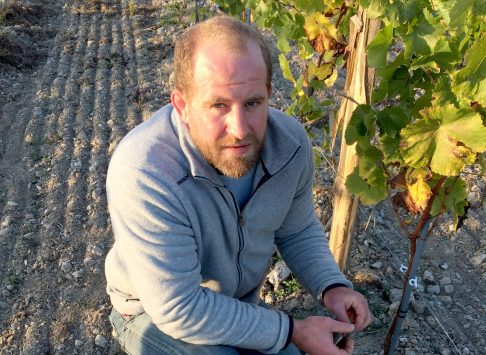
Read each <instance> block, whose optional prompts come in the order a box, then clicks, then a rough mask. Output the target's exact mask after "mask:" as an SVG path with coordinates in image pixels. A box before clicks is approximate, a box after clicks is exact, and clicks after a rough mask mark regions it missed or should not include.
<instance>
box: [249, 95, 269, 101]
mask: <svg viewBox="0 0 486 355" xmlns="http://www.w3.org/2000/svg"><path fill="white" fill-rule="evenodd" d="M262 100H265V95H255V96H251V97H250V98H249V99H248V100H247V101H262Z"/></svg>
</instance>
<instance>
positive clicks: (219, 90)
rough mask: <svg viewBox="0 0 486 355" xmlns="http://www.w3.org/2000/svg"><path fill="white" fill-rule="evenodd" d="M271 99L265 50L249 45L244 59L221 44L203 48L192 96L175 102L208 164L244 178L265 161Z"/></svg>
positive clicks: (179, 95)
mask: <svg viewBox="0 0 486 355" xmlns="http://www.w3.org/2000/svg"><path fill="white" fill-rule="evenodd" d="M269 96H270V88H267V86H266V67H265V62H264V61H263V57H262V55H261V51H260V48H259V47H258V46H257V45H256V44H254V43H249V44H248V50H247V53H245V54H241V55H237V54H232V53H228V52H225V51H221V49H220V48H218V46H217V45H215V44H204V45H201V46H200V48H199V49H198V51H197V54H196V58H195V66H194V81H193V83H192V90H191V93H190V95H187V94H186V95H183V94H182V93H180V92H179V91H178V90H174V92H173V93H172V97H171V98H172V103H173V104H174V107H175V108H176V111H177V112H178V114H179V116H180V118H181V119H182V121H183V122H184V123H186V124H187V127H188V129H189V132H190V134H191V138H192V141H193V142H194V144H195V146H196V147H197V149H198V150H199V151H200V152H201V154H202V155H203V156H204V157H205V158H206V160H207V161H208V162H209V163H210V164H211V165H212V166H213V167H215V168H216V169H217V170H219V171H220V172H221V173H222V174H224V175H226V176H230V177H233V178H238V177H241V176H243V175H245V174H246V173H247V172H248V171H249V170H251V168H252V167H253V166H254V165H255V164H256V162H257V161H258V159H259V157H260V152H261V149H262V147H263V140H264V136H265V129H266V126H267V113H268V99H269Z"/></svg>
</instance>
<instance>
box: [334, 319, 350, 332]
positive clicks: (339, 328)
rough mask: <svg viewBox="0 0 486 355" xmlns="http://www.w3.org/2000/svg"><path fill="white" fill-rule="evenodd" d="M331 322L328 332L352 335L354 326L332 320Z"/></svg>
mask: <svg viewBox="0 0 486 355" xmlns="http://www.w3.org/2000/svg"><path fill="white" fill-rule="evenodd" d="M331 321H332V324H331V327H330V330H331V331H332V332H333V333H345V334H348V333H352V332H353V331H354V329H355V327H354V324H351V323H347V322H341V321H338V320H333V319H331Z"/></svg>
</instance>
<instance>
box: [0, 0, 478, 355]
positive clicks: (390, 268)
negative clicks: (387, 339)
mask: <svg viewBox="0 0 486 355" xmlns="http://www.w3.org/2000/svg"><path fill="white" fill-rule="evenodd" d="M12 3H14V4H16V6H17V5H18V6H17V7H11V8H10V9H11V10H10V11H9V12H5V13H4V14H3V16H0V46H1V48H0V353H1V354H54V353H59V354H76V353H77V354H108V353H109V354H114V353H117V352H118V351H119V348H118V346H117V345H116V342H115V341H114V340H113V339H112V337H111V326H110V324H109V321H108V314H109V312H110V307H111V306H110V304H109V300H108V298H107V296H106V294H105V279H104V274H103V262H104V257H105V255H106V252H107V251H108V250H109V248H110V246H111V244H112V242H113V236H112V231H111V227H110V220H109V215H108V213H107V204H106V194H105V177H106V170H107V166H108V163H109V158H110V156H111V153H112V152H113V150H114V148H115V147H116V144H117V143H118V142H119V141H120V139H121V138H122V137H123V136H124V135H125V134H126V133H127V132H128V131H129V130H130V129H132V128H133V127H135V126H136V125H137V124H139V123H141V122H142V121H143V120H145V119H147V118H148V117H150V115H151V114H152V113H153V112H155V111H156V110H157V109H158V108H159V107H161V106H162V105H164V104H165V103H167V102H168V100H169V94H170V73H171V60H172V43H173V40H174V38H175V37H176V36H177V34H178V33H180V31H181V30H182V29H183V28H184V27H186V26H187V25H188V23H189V22H190V20H189V17H188V16H186V14H185V13H181V12H180V11H182V10H184V11H186V10H187V9H186V7H185V5H184V3H183V1H182V0H181V1H155V0H154V1H153V2H151V1H150V0H140V1H131V0H119V1H118V0H85V1H81V0H74V1H70V2H61V1H57V0H44V1H40V0H31V1H21V0H19V1H16V2H12V1H10V4H12ZM5 4H7V2H3V3H2V2H1V1H0V6H4V5H5ZM181 9H182V10H181ZM179 10H180V11H179ZM178 11H179V12H178ZM0 15H2V13H1V12H0ZM282 83H283V82H282V80H281V79H277V81H276V88H275V96H274V103H275V104H282V103H283V102H285V100H286V97H288V95H287V94H288V86H287V87H286V86H285V84H282ZM286 95H287V96H286ZM332 179H333V177H332V171H331V169H327V168H326V167H324V168H323V169H322V170H321V171H320V172H319V174H318V175H317V180H316V181H317V182H318V183H319V185H320V186H321V187H320V188H319V189H316V201H317V202H316V207H317V208H319V209H320V211H321V212H322V214H323V215H324V216H329V211H330V208H331V206H330V203H329V201H330V191H331V189H330V187H331V182H332ZM481 184H482V185H481ZM475 186H476V187H477V186H479V190H478V189H477V188H475ZM481 190H483V191H481ZM470 191H471V193H472V194H474V193H476V195H477V196H479V197H480V196H481V193H483V192H484V180H481V179H473V180H471V181H470ZM477 196H475V197H476V202H475V204H473V207H472V208H471V210H470V212H469V218H468V219H467V220H466V222H465V225H464V227H462V228H461V229H460V230H459V233H457V234H456V235H454V236H453V237H452V238H451V236H452V233H451V232H450V231H449V230H448V229H447V223H446V222H441V224H440V225H439V228H438V232H437V233H436V235H435V236H432V237H431V240H430V242H428V246H427V250H426V252H425V257H424V260H423V263H422V266H421V269H420V271H419V273H420V276H422V274H423V272H424V270H425V269H427V270H429V271H431V273H432V274H433V276H434V277H435V281H428V282H429V284H431V285H432V286H433V285H438V286H439V293H438V294H434V293H429V292H428V291H427V287H428V286H429V285H428V284H426V283H424V282H423V281H422V280H421V279H419V283H420V284H422V285H423V286H425V287H426V289H425V290H424V289H420V288H419V289H418V290H417V291H416V292H415V303H416V305H415V307H414V310H413V311H410V312H409V315H408V316H407V322H408V323H407V325H406V329H405V330H404V331H403V332H402V339H401V340H400V346H399V352H400V353H407V354H412V353H416V354H422V353H424V354H425V353H432V354H437V353H441V354H448V353H452V352H456V353H457V352H459V353H464V354H466V353H472V354H481V353H482V354H486V340H485V336H484V334H486V306H485V303H486V302H485V301H486V296H485V292H486V286H485V274H484V273H485V272H486V263H485V260H481V258H482V255H483V254H484V253H486V242H485V238H484V234H486V222H485V219H486V210H485V208H484V206H482V205H481V201H480V198H479V199H478V198H477ZM326 218H327V217H326ZM356 234H357V237H356V238H355V243H354V246H353V250H352V255H351V260H350V267H349V270H350V271H349V277H350V278H352V279H354V281H355V283H356V286H357V288H358V289H360V290H362V292H363V293H365V295H367V296H368V298H369V300H370V306H371V309H372V310H373V313H374V315H375V317H376V321H375V324H374V325H373V326H372V327H370V328H369V329H368V330H367V331H366V332H365V333H363V334H360V335H358V336H357V337H356V342H357V349H356V353H359V354H365V353H379V352H380V349H381V347H382V342H383V337H384V335H385V333H386V329H387V327H388V324H389V323H390V317H389V315H388V314H387V313H388V310H389V307H390V303H391V300H392V298H393V295H391V294H393V292H394V291H392V290H393V289H395V288H400V287H401V283H402V280H401V274H400V272H399V267H400V264H406V262H407V250H406V243H405V241H404V240H403V238H402V237H400V236H399V232H398V231H397V228H396V224H395V223H394V218H393V216H392V212H391V210H390V208H389V207H388V206H387V205H386V204H382V205H379V206H377V207H375V208H374V209H373V208H365V207H362V208H361V209H360V216H359V222H358V226H357V231H356ZM439 234H441V235H442V236H448V238H443V237H439V236H438V235H439ZM474 258H475V259H474ZM485 258H486V255H485ZM377 261H381V264H376V262H377ZM478 261H479V262H478ZM372 265H373V266H372ZM447 277H449V279H450V280H451V281H450V282H451V283H450V284H449V283H447V282H445V281H444V282H442V281H443V279H444V278H447ZM445 285H452V286H453V288H452V289H453V290H452V291H451V288H450V287H449V288H448V290H447V293H445V292H446V291H445V290H446V289H445V288H444V287H445ZM266 288H267V290H268V289H269V286H268V285H267V287H266ZM270 291H271V289H270ZM449 291H450V292H449ZM270 301H272V303H274V305H275V306H276V307H279V308H281V309H286V310H288V311H289V312H292V313H293V314H294V315H297V316H299V315H301V316H302V315H306V314H311V313H313V314H315V313H322V309H321V308H319V307H318V306H317V305H316V304H315V303H314V302H313V301H312V300H310V299H309V297H308V296H307V295H306V293H305V292H304V291H296V292H294V293H292V294H291V295H286V296H284V297H280V296H278V295H277V296H272V297H270ZM392 308H393V307H392ZM434 319H435V320H434ZM438 322H440V325H439V323H438Z"/></svg>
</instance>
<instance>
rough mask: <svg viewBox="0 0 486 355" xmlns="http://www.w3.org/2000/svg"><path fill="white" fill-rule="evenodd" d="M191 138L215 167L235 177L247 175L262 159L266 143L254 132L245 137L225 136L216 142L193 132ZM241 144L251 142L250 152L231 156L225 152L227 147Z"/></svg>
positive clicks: (226, 174) (224, 173) (222, 172)
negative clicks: (201, 137)
mask: <svg viewBox="0 0 486 355" xmlns="http://www.w3.org/2000/svg"><path fill="white" fill-rule="evenodd" d="M191 138H192V141H193V143H194V145H195V146H196V148H197V149H198V150H199V152H200V153H201V154H202V156H203V157H204V158H205V159H206V160H207V161H208V162H209V164H210V165H211V166H212V167H213V168H215V169H216V170H217V171H218V172H219V173H221V174H223V175H225V176H229V177H231V178H234V179H237V178H240V177H242V176H244V175H246V174H247V173H248V172H249V171H250V170H251V169H252V168H253V167H254V166H255V165H256V163H257V162H258V160H259V159H260V156H261V153H262V150H263V143H264V140H263V139H262V140H258V139H257V137H255V136H254V135H252V134H250V135H248V136H246V137H245V138H244V139H238V138H234V137H225V138H221V139H220V140H218V141H216V142H207V141H204V140H203V139H200V137H199V136H195V135H194V136H193V135H192V134H191ZM241 144H250V145H251V150H250V152H248V153H244V154H238V155H231V156H228V155H227V154H225V149H226V148H225V147H228V146H231V145H241Z"/></svg>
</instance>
